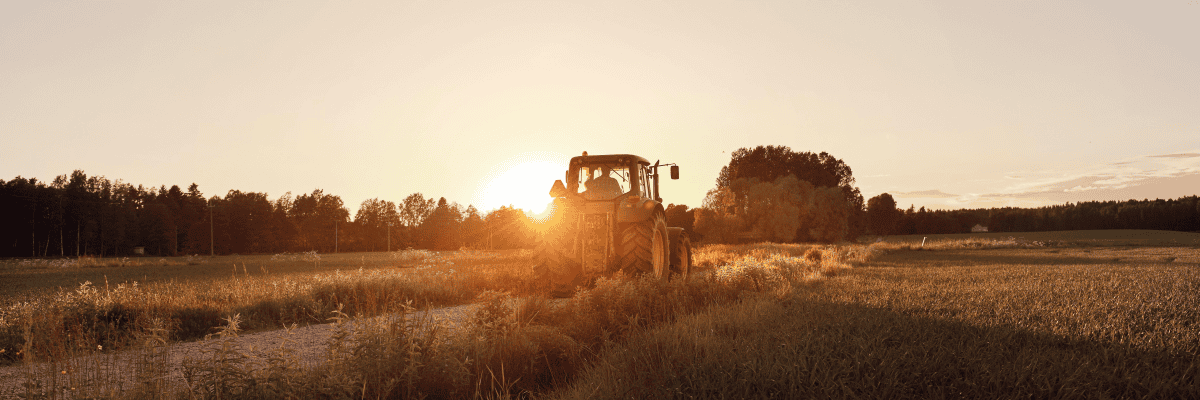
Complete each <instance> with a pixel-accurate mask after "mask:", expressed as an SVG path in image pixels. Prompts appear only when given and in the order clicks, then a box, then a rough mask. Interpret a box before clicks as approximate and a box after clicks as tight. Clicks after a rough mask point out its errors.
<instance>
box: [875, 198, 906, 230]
mask: <svg viewBox="0 0 1200 400" xmlns="http://www.w3.org/2000/svg"><path fill="white" fill-rule="evenodd" d="M899 220H900V210H898V209H896V200H895V199H893V198H892V195H890V194H887V193H883V194H880V195H878V196H875V197H872V198H871V200H868V201H867V227H868V231H870V232H871V233H874V234H876V235H890V234H891V233H892V231H893V230H894V229H895V227H896V222H897V221H899Z"/></svg>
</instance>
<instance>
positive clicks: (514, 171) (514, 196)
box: [480, 160, 566, 214]
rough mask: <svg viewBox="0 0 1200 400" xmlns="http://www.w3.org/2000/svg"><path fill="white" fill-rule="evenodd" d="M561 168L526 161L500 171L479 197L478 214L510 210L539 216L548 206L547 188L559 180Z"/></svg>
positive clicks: (562, 168)
mask: <svg viewBox="0 0 1200 400" xmlns="http://www.w3.org/2000/svg"><path fill="white" fill-rule="evenodd" d="M565 170H566V167H565V165H563V164H559V163H553V162H550V161H541V160H537V161H526V162H521V163H518V164H516V165H513V166H512V167H510V168H508V169H507V170H504V171H503V172H501V173H500V174H499V175H496V176H495V177H494V178H492V179H491V180H489V181H488V182H487V183H486V185H485V186H484V188H483V190H482V193H481V195H480V197H481V198H480V200H481V205H482V208H481V211H484V212H486V211H488V210H494V209H497V208H500V206H508V205H511V206H514V207H516V208H520V209H522V210H525V211H526V212H527V213H530V214H540V213H542V212H543V211H545V210H546V206H547V204H549V203H550V200H551V198H550V186H551V185H552V184H554V180H555V179H562V174H563V171H565Z"/></svg>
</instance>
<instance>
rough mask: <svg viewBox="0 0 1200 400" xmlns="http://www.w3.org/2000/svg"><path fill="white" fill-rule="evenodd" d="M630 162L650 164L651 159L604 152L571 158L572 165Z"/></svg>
mask: <svg viewBox="0 0 1200 400" xmlns="http://www.w3.org/2000/svg"><path fill="white" fill-rule="evenodd" d="M584 154H587V153H584ZM630 162H637V163H639V164H644V165H650V161H646V159H645V158H641V157H638V156H635V155H633V154H603V155H595V156H592V155H584V156H578V157H573V158H571V165H572V166H575V165H582V164H592V163H600V164H607V163H621V164H625V163H630Z"/></svg>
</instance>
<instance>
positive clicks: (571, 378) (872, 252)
mask: <svg viewBox="0 0 1200 400" xmlns="http://www.w3.org/2000/svg"><path fill="white" fill-rule="evenodd" d="M921 239H922V238H921V237H915V238H914V237H889V238H883V240H882V241H879V242H874V240H872V241H871V242H874V243H872V244H870V245H852V244H844V245H838V246H816V245H774V244H759V245H742V246H727V245H713V246H707V247H703V248H701V249H698V251H697V252H696V261H697V263H699V264H701V265H702V266H704V267H705V268H707V269H708V270H709V271H710V272H708V273H704V274H698V276H694V277H692V278H691V279H689V280H686V281H685V280H672V281H670V282H661V281H654V280H651V279H646V278H637V279H631V278H621V277H617V278H616V279H612V280H601V281H600V282H598V283H597V285H596V287H594V288H592V289H590V290H587V291H582V292H580V293H577V294H576V296H575V297H573V298H571V299H565V300H559V301H553V302H552V301H547V300H546V299H545V298H542V297H539V296H538V295H537V294H538V293H539V292H538V287H537V283H536V282H534V281H532V280H531V279H530V277H528V276H527V275H523V272H522V271H523V270H524V268H523V266H527V265H528V262H529V254H528V253H523V252H509V253H484V252H473V253H456V252H448V253H430V252H411V251H410V252H398V253H376V254H351V255H334V256H329V255H323V254H322V255H287V256H275V259H274V260H272V259H271V258H272V256H250V257H241V258H240V259H233V258H214V259H204V261H207V262H209V263H210V264H204V263H203V262H204V261H201V259H197V258H192V259H190V260H189V259H186V258H178V259H165V260H162V261H159V260H153V262H152V263H148V264H144V265H125V266H111V267H105V266H101V267H95V268H89V267H88V266H86V265H75V266H67V267H54V266H49V265H46V266H44V268H43V267H41V266H32V265H29V263H28V262H26V264H25V265H19V264H18V263H14V262H10V263H8V264H6V267H4V268H5V269H4V270H3V273H4V274H5V275H4V277H5V279H6V281H7V278H9V277H13V276H21V277H22V278H19V279H25V280H24V281H22V282H26V283H25V287H24V288H23V289H21V291H20V292H19V293H16V294H6V296H7V297H4V298H3V299H4V303H3V304H0V305H2V306H3V307H5V313H6V314H3V318H5V319H4V320H0V326H7V327H9V328H8V330H7V332H9V333H8V336H7V339H6V340H7V342H0V344H3V345H6V346H7V347H5V348H4V351H6V352H7V353H5V354H10V355H11V354H14V353H19V354H21V356H19V357H18V356H10V357H11V358H10V359H11V360H13V361H11V362H16V361H18V360H22V359H23V360H29V364H26V365H28V366H29V367H28V371H29V372H28V373H27V375H26V376H25V378H24V379H26V381H27V382H29V385H28V386H26V391H27V392H28V394H32V395H37V394H41V395H45V396H49V397H64V398H70V397H130V398H145V397H170V398H193V397H198V398H222V397H226V398H228V397H239V398H288V397H292V398H310V397H355V398H360V397H372V398H375V397H382V398H395V397H420V396H422V395H424V396H432V397H442V398H454V397H476V396H478V397H518V396H533V397H551V398H614V397H620V398H629V397H632V398H660V397H661V398H684V397H702V398H769V397H774V398H779V397H784V398H787V397H838V398H842V397H868V398H944V397H956V398H963V397H967V398H973V397H1061V398H1095V397H1118V398H1127V397H1150V398H1196V397H1198V396H1200V329H1197V328H1198V327H1200V295H1197V293H1200V250H1198V249H1197V244H1198V243H1200V235H1198V234H1188V233H1176V232H1156V231H1107V232H1097V231H1092V232H1059V233H1038V234H1020V235H1016V234H996V233H988V234H974V235H955V236H938V237H929V238H928V239H926V242H925V245H924V246H922V245H921ZM289 257H290V258H289ZM303 257H308V259H304V258H303ZM314 257H320V258H321V260H319V262H318V261H316V260H313V259H312V258H314ZM355 257H357V258H358V260H357V264H356V263H355ZM105 262H107V261H106V260H90V261H82V262H80V264H84V263H92V264H104V263H105ZM191 262H197V263H198V264H196V265H190V267H193V268H192V269H188V268H186V267H189V265H187V264H189V263H191ZM154 263H157V264H163V265H154ZM239 263H240V264H239ZM172 264H177V265H172ZM225 264H227V265H225ZM235 266H237V267H239V268H237V271H234V268H235ZM164 267H165V268H177V269H174V270H173V271H178V272H172V273H165V272H164V270H166V269H165V268H164ZM196 267H200V268H196ZM260 267H261V268H260ZM55 268H58V270H55ZM155 268H164V269H158V270H155ZM360 268H361V269H360ZM255 269H260V271H259V273H258V274H255V273H254V270H255ZM101 271H103V272H102V273H101V274H100V276H101V278H100V279H103V277H104V276H105V275H107V276H108V277H109V280H110V284H109V285H107V286H104V287H101V286H99V285H98V284H97V283H96V282H93V283H92V284H91V285H85V286H82V287H81V286H80V285H79V282H72V279H74V280H80V279H81V278H77V277H76V276H85V275H72V273H78V274H91V275H86V276H96V273H97V272H101ZM110 272H111V273H110ZM153 272H159V273H158V274H154V273H153ZM118 273H124V274H125V275H118ZM139 273H140V274H141V275H142V276H143V278H142V281H141V282H143V283H139V284H138V286H136V290H135V289H134V288H133V286H132V282H131V281H129V279H130V277H136V276H137V275H138V274H139ZM30 276H35V277H36V276H43V277H54V278H53V279H56V280H57V281H50V280H48V279H47V280H39V279H37V278H30ZM113 276H122V277H125V279H126V280H127V281H126V282H123V283H122V284H120V285H118V284H116V283H115V282H114V281H115V280H114V279H113V278H112V277H113ZM88 279H93V278H88ZM43 282H51V283H43ZM145 282H149V283H145ZM281 285H282V286H285V287H287V288H289V289H287V290H282V289H280V287H281ZM60 286H61V287H63V288H64V289H63V290H58V289H56V288H57V287H60ZM113 286H119V288H114V287H113ZM67 288H69V289H67ZM189 288H190V289H189ZM6 290H7V288H6ZM18 297H19V300H20V301H17V300H18ZM168 299H170V300H168ZM409 300H416V302H415V303H413V304H418V305H419V304H421V303H426V304H430V305H452V304H462V303H466V302H482V303H483V307H481V308H480V309H479V310H480V311H479V312H478V313H477V314H476V315H474V316H473V317H472V318H471V321H470V322H469V323H468V324H466V325H465V326H459V327H455V328H454V329H448V328H446V327H439V325H438V324H437V323H436V322H434V321H428V320H419V319H411V318H410V319H373V318H369V317H370V316H373V315H381V314H390V315H397V314H399V315H405V314H404V313H405V312H406V310H407V309H406V308H405V306H404V304H406V303H407V302H408V301H409ZM117 305H120V306H119V307H118V306H117ZM339 307H340V308H339ZM191 309H200V310H208V311H205V313H206V314H204V315H206V316H207V317H206V318H209V319H207V320H206V321H208V322H207V323H205V324H202V325H196V326H192V327H190V328H188V329H184V328H186V326H185V325H186V323H185V321H193V320H195V319H196V318H193V315H191V314H186V313H184V314H180V311H179V310H191ZM114 310H124V311H123V312H126V314H121V315H125V317H124V318H126V319H124V320H122V319H120V318H115V319H114V318H113V317H112V316H113V315H114V312H113V311H114ZM214 310H215V311H214ZM339 310H340V311H339ZM233 315H239V318H241V319H242V320H246V321H257V322H254V323H249V324H246V323H243V324H240V326H233V325H234V324H232V323H231V322H232V321H231V319H232V318H230V317H232V316H233ZM355 315H357V316H359V317H360V318H359V320H361V321H364V322H366V323H360V324H358V325H356V326H355V328H353V330H354V332H346V335H344V336H342V337H341V339H339V341H336V342H334V343H331V351H330V353H329V356H328V359H327V360H326V361H327V362H326V363H324V364H323V366H322V367H320V368H315V369H314V368H305V367H303V366H301V365H299V363H297V362H295V361H294V360H289V359H288V358H287V357H286V353H284V352H280V353H278V354H277V355H276V356H272V357H268V358H267V359H263V360H257V361H255V360H249V359H246V358H244V357H241V355H244V354H246V352H245V351H244V350H245V349H238V348H228V349H225V350H226V351H224V352H223V353H221V354H213V355H206V357H205V358H203V359H199V360H197V361H196V362H195V363H194V364H193V369H194V371H195V373H194V374H193V376H194V377H195V379H194V380H192V381H190V382H189V384H188V385H186V387H165V386H163V385H162V384H161V383H157V382H155V381H153V380H149V379H146V380H139V379H134V381H135V382H134V383H133V384H122V385H108V386H106V388H107V389H104V388H101V389H97V388H90V389H89V388H75V390H67V389H61V390H56V389H48V388H51V387H57V386H55V385H56V382H59V381H69V380H70V379H71V377H70V376H68V375H75V374H85V372H86V371H84V372H76V371H72V372H71V374H67V373H65V372H64V373H62V374H56V372H57V371H59V370H60V369H61V368H60V367H61V366H62V365H69V364H70V363H69V362H67V361H63V360H67V359H69V358H70V357H71V356H79V355H85V354H89V352H96V351H115V350H111V349H112V348H113V347H122V346H124V347H125V348H129V349H141V350H140V351H142V352H143V353H144V354H147V356H146V360H147V362H146V364H147V365H149V367H147V368H149V369H151V370H153V363H154V357H153V355H154V349H158V348H161V347H153V346H151V347H152V348H150V349H149V350H147V347H146V346H147V345H146V344H145V343H149V342H153V341H149V342H148V341H146V340H145V339H146V338H161V341H159V342H156V343H166V342H170V341H175V340H190V339H193V338H195V337H198V336H197V335H204V334H211V333H218V336H219V335H220V334H221V333H224V334H225V335H232V334H233V332H234V331H235V330H236V329H242V328H246V327H248V326H249V327H251V328H256V329H266V328H270V327H272V326H281V325H282V324H286V323H288V321H295V322H298V323H301V324H304V323H316V322H324V321H325V320H326V319H327V318H328V317H329V316H337V317H338V318H339V320H340V319H344V318H350V317H352V316H355ZM223 318H230V319H225V320H222V319H223ZM73 321H74V322H73ZM79 321H83V322H85V323H84V324H82V325H83V326H80V324H79V323H78V322H79ZM122 321H125V322H122ZM155 321H158V322H155ZM72 324H74V325H72ZM122 324H124V325H122ZM156 324H157V325H156ZM203 325H211V326H207V327H205V326H203ZM220 325H224V328H223V330H220V331H218V330H217V329H214V327H218V326H220ZM339 326H340V325H339ZM37 329H40V330H41V331H38V332H37V334H34V331H35V330H37ZM345 329H349V328H345ZM180 330H185V331H187V332H191V333H189V334H188V335H179V334H177V333H174V332H178V331H180ZM43 337H50V338H53V339H54V340H43V339H42V338H43ZM27 338H33V340H26V339H27ZM103 340H108V341H109V342H108V343H111V346H113V347H105V350H88V349H92V348H95V346H96V345H101V341H103ZM213 340H221V339H220V338H216V339H213ZM68 342H70V343H72V344H71V345H63V343H68ZM34 360H38V361H46V360H49V361H51V362H48V363H42V364H37V363H34V362H32V361H34ZM62 370H63V371H66V369H62ZM130 374H133V372H130ZM140 374H141V373H139V376H141V375H140ZM57 375H64V376H57ZM93 375H94V374H93ZM146 376H153V374H152V373H151V374H146ZM124 379H126V380H128V379H127V378H124ZM100 380H104V379H103V378H101V379H100ZM117 380H120V379H118V378H109V381H117ZM101 386H103V385H101Z"/></svg>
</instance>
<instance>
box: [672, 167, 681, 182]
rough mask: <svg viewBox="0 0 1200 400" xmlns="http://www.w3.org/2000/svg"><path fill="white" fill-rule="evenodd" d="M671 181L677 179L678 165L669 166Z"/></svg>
mask: <svg viewBox="0 0 1200 400" xmlns="http://www.w3.org/2000/svg"><path fill="white" fill-rule="evenodd" d="M671 179H679V166H678V165H672V166H671Z"/></svg>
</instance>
